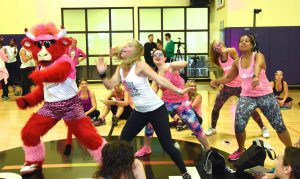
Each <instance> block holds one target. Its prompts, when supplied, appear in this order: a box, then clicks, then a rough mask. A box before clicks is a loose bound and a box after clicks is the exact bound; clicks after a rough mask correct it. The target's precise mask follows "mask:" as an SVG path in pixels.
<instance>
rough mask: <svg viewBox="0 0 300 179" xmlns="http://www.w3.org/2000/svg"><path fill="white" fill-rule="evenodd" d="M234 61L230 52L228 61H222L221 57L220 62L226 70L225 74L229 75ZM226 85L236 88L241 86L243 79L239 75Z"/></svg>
mask: <svg viewBox="0 0 300 179" xmlns="http://www.w3.org/2000/svg"><path fill="white" fill-rule="evenodd" d="M233 62H234V59H233V58H231V56H230V55H229V54H228V57H227V61H226V62H222V60H221V57H220V58H219V64H220V66H221V68H222V70H223V71H224V75H227V74H228V73H229V72H230V69H231V67H232V64H233ZM225 85H226V86H229V87H234V88H235V87H240V86H241V79H240V77H239V76H237V77H236V78H235V79H234V80H232V81H231V82H229V83H226V84H225Z"/></svg>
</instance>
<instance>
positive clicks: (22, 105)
mask: <svg viewBox="0 0 300 179" xmlns="http://www.w3.org/2000/svg"><path fill="white" fill-rule="evenodd" d="M16 101H17V105H18V107H19V108H20V109H26V108H27V107H28V105H29V104H28V102H27V101H26V99H25V98H24V97H20V98H17V99H16Z"/></svg>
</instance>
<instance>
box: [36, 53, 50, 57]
mask: <svg viewBox="0 0 300 179" xmlns="http://www.w3.org/2000/svg"><path fill="white" fill-rule="evenodd" d="M46 56H48V53H43V54H41V53H39V54H38V57H40V58H44V57H46Z"/></svg>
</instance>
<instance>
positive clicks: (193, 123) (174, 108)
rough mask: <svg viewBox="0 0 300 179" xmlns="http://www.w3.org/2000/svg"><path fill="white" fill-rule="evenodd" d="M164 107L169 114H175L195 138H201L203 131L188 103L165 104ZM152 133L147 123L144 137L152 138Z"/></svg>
mask: <svg viewBox="0 0 300 179" xmlns="http://www.w3.org/2000/svg"><path fill="white" fill-rule="evenodd" d="M165 106H166V108H167V110H168V112H169V114H170V113H173V112H175V113H176V114H177V115H178V116H179V117H180V118H181V119H182V120H183V122H185V124H187V126H188V127H189V128H190V129H191V130H192V131H193V133H195V135H196V137H197V138H199V139H200V138H202V135H203V129H202V127H201V124H200V123H199V121H198V119H197V115H196V113H195V112H194V110H193V108H192V106H191V105H190V102H189V101H185V102H182V103H168V102H165ZM153 132H154V131H153V127H152V125H151V124H150V123H148V124H147V126H146V128H145V135H146V136H147V137H151V136H153Z"/></svg>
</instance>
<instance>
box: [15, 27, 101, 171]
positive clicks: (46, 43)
mask: <svg viewBox="0 0 300 179" xmlns="http://www.w3.org/2000/svg"><path fill="white" fill-rule="evenodd" d="M25 32H26V37H25V38H24V39H23V40H22V45H23V47H24V48H26V49H27V50H29V51H31V52H32V55H33V58H34V59H35V60H36V61H37V63H38V64H39V65H40V66H41V70H36V71H34V72H33V73H32V74H31V75H30V78H31V79H32V80H33V81H34V83H35V84H36V88H35V89H34V91H32V92H31V93H29V94H27V95H26V96H23V97H20V98H18V99H17V105H18V106H19V108H21V109H26V108H27V107H33V106H35V105H37V104H38V103H40V102H42V101H43V100H44V101H45V103H44V105H43V106H42V107H41V108H40V109H39V110H38V112H36V113H34V114H33V115H32V116H31V118H30V119H29V120H28V122H27V123H26V125H25V126H24V128H23V129H22V140H23V149H24V152H25V164H24V166H23V167H22V168H21V170H20V172H21V173H22V174H28V173H34V172H35V171H37V170H41V169H42V163H43V161H44V158H45V147H44V144H43V142H41V140H40V138H41V136H43V135H44V134H46V133H47V131H48V130H50V129H51V128H52V127H53V126H54V125H55V124H56V123H57V122H58V121H59V120H60V119H62V118H63V120H64V122H65V123H66V125H67V126H68V128H69V129H70V130H71V132H72V133H73V134H74V135H75V136H76V137H77V138H78V139H79V141H80V142H81V143H82V144H83V145H85V146H86V147H87V148H88V151H89V153H90V154H91V155H92V157H93V158H94V160H96V161H97V163H98V164H100V163H101V151H102V148H103V147H104V145H105V143H106V141H105V139H104V138H102V137H101V136H100V135H99V134H98V133H97V131H96V129H95V127H94V126H93V125H92V123H91V120H90V119H89V117H87V116H85V114H84V112H83V108H82V105H81V102H80V99H79V97H78V96H77V86H76V83H75V67H74V65H73V63H72V60H71V58H70V57H68V56H66V55H65V52H66V50H67V48H68V47H69V45H70V44H71V40H70V39H69V38H67V37H64V36H65V35H66V31H65V29H64V28H62V29H58V28H57V27H55V25H54V24H53V23H48V24H39V25H36V26H34V27H33V28H32V29H30V31H28V30H27V29H25Z"/></svg>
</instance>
